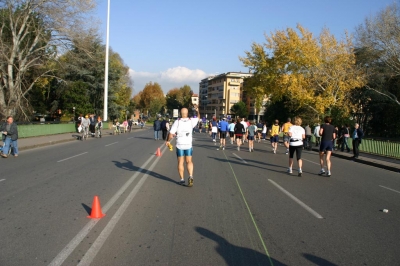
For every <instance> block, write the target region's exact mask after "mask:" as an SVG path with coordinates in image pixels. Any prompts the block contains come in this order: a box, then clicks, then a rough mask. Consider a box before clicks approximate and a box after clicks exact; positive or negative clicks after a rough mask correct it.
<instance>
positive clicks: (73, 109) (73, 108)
mask: <svg viewBox="0 0 400 266" xmlns="http://www.w3.org/2000/svg"><path fill="white" fill-rule="evenodd" d="M72 111H73V112H74V122H75V106H74V107H72Z"/></svg>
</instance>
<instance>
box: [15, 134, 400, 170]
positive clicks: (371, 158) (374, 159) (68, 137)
mask: <svg viewBox="0 0 400 266" xmlns="http://www.w3.org/2000/svg"><path fill="white" fill-rule="evenodd" d="M138 129H140V128H133V129H132V130H138ZM112 132H113V131H112V130H111V129H106V130H103V137H112V136H113V135H112ZM124 134H129V133H124ZM78 136H79V134H78V133H66V134H57V135H48V136H42V137H32V138H22V139H18V149H19V150H20V151H25V150H28V149H33V148H37V147H43V146H48V145H54V144H58V143H63V142H68V141H80V140H78ZM93 139H94V138H93ZM88 140H89V141H90V140H92V138H91V137H89V139H88ZM313 151H315V152H318V149H317V148H316V147H313ZM332 155H333V156H335V157H339V158H343V159H346V160H353V161H354V162H357V163H362V164H367V165H372V166H375V167H379V168H383V169H387V170H390V171H394V172H398V173H400V160H396V159H392V158H388V157H383V156H378V155H373V154H367V153H360V156H359V157H358V159H353V158H352V156H353V153H352V152H350V153H348V152H341V151H334V152H333V153H332Z"/></svg>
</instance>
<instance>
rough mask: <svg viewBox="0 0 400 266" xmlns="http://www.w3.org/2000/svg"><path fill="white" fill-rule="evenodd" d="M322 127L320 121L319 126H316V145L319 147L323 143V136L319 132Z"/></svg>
mask: <svg viewBox="0 0 400 266" xmlns="http://www.w3.org/2000/svg"><path fill="white" fill-rule="evenodd" d="M320 129H321V126H320V125H319V123H318V124H317V126H316V127H315V128H314V136H315V147H318V146H319V144H320V143H321V136H320V134H319V130H320Z"/></svg>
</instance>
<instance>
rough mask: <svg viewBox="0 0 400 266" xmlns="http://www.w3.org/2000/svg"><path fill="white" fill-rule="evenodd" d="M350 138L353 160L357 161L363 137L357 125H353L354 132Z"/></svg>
mask: <svg viewBox="0 0 400 266" xmlns="http://www.w3.org/2000/svg"><path fill="white" fill-rule="evenodd" d="M351 137H352V139H353V154H354V156H353V158H355V159H357V158H358V155H359V154H360V149H359V146H360V144H361V140H362V138H363V137H364V132H363V131H362V129H361V128H360V125H359V124H358V123H356V124H355V125H354V131H353V134H352V136H351Z"/></svg>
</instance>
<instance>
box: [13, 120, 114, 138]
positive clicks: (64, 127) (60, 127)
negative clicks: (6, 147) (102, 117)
mask: <svg viewBox="0 0 400 266" xmlns="http://www.w3.org/2000/svg"><path fill="white" fill-rule="evenodd" d="M108 124H109V123H108V122H104V123H103V128H108V127H109V125H108ZM110 124H111V123H110ZM74 132H76V124H75V123H73V122H72V123H57V124H50V123H46V124H44V123H42V124H38V123H35V124H25V125H24V124H19V123H18V137H19V138H29V137H38V136H46V135H54V134H63V133H74Z"/></svg>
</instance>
